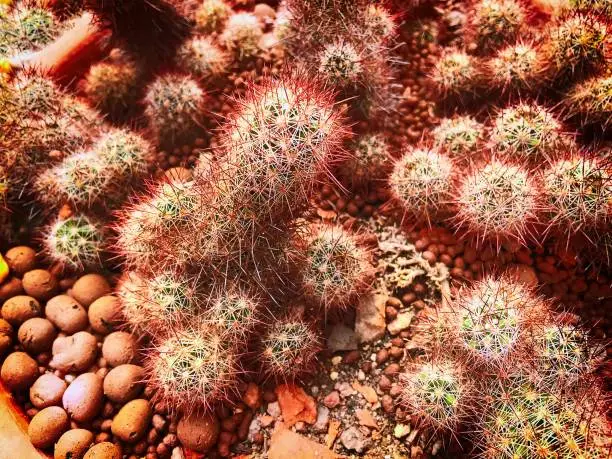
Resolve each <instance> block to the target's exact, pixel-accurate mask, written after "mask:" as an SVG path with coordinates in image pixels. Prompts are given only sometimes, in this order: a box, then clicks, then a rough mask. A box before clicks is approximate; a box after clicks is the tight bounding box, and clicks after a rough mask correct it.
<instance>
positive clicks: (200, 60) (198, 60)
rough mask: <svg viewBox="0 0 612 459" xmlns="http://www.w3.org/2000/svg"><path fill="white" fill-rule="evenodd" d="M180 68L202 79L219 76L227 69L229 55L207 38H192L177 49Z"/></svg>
mask: <svg viewBox="0 0 612 459" xmlns="http://www.w3.org/2000/svg"><path fill="white" fill-rule="evenodd" d="M176 61H177V64H178V66H179V67H180V68H182V69H184V70H185V71H187V72H190V73H192V74H193V75H195V76H197V77H198V78H201V79H202V80H210V79H214V78H219V77H220V76H221V75H223V74H224V73H226V72H227V71H228V69H229V64H230V59H229V56H228V55H227V54H226V53H225V52H224V51H223V50H221V49H220V48H219V47H218V46H217V45H216V44H215V43H213V41H212V40H211V39H209V38H197V37H196V38H192V39H191V40H188V41H186V42H185V43H184V44H183V45H182V46H181V47H180V48H179V50H178V52H177V55H176Z"/></svg>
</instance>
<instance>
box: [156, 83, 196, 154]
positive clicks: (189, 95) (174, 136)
mask: <svg viewBox="0 0 612 459" xmlns="http://www.w3.org/2000/svg"><path fill="white" fill-rule="evenodd" d="M204 102H205V94H204V91H202V89H200V87H199V86H198V84H197V83H196V82H195V81H194V80H193V79H192V78H190V77H187V76H181V75H176V74H168V75H162V76H159V77H157V79H156V80H155V81H153V83H151V84H150V85H149V87H148V88H147V93H146V96H145V104H146V108H145V115H146V116H147V118H148V120H149V125H150V127H151V129H152V130H153V133H154V134H155V136H156V138H157V142H158V144H161V145H165V144H173V142H175V141H176V140H178V139H182V138H187V137H190V136H193V134H194V132H197V129H198V127H199V126H200V125H201V122H202V112H203V109H204Z"/></svg>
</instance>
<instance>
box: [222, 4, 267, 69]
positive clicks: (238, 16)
mask: <svg viewBox="0 0 612 459" xmlns="http://www.w3.org/2000/svg"><path fill="white" fill-rule="evenodd" d="M262 37H263V30H262V28H261V25H260V23H259V20H258V19H257V17H256V16H255V15H253V14H251V13H235V14H232V15H231V16H230V17H229V19H228V20H227V22H226V24H225V29H224V30H223V33H222V34H221V37H220V40H221V43H223V44H224V45H225V47H226V48H227V49H228V50H229V51H230V52H232V53H233V55H234V56H235V57H236V58H237V59H238V60H239V61H242V60H246V59H250V58H253V57H255V56H256V55H257V54H258V53H259V52H260V41H261V38H262Z"/></svg>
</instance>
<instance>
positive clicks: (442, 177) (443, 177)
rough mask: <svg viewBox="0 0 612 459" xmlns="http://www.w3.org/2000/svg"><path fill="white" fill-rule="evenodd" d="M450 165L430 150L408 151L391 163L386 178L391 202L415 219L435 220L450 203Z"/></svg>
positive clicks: (446, 159)
mask: <svg viewBox="0 0 612 459" xmlns="http://www.w3.org/2000/svg"><path fill="white" fill-rule="evenodd" d="M452 181H453V164H452V162H451V161H450V159H449V158H448V157H446V156H445V155H444V154H441V153H438V152H437V151H434V150H425V149H421V148H412V149H409V150H408V151H406V152H405V153H404V155H403V156H402V157H401V158H400V159H399V160H398V161H397V162H396V163H395V165H394V167H393V172H392V173H391V176H390V177H389V186H390V188H391V192H392V194H393V196H394V198H395V199H396V200H397V201H398V202H399V203H400V204H401V205H402V207H403V208H404V209H405V210H406V211H408V212H409V213H411V214H412V215H415V216H417V217H425V218H426V219H427V220H429V217H430V216H436V215H437V214H439V213H440V212H441V211H442V210H444V208H445V206H446V205H447V204H448V202H449V201H450V192H451V189H452Z"/></svg>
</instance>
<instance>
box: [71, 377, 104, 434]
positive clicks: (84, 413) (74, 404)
mask: <svg viewBox="0 0 612 459" xmlns="http://www.w3.org/2000/svg"><path fill="white" fill-rule="evenodd" d="M103 399H104V391H103V389H102V379H101V378H100V377H99V376H98V375H96V374H95V373H83V374H82V375H79V376H77V377H76V378H75V380H74V381H72V384H70V385H69V386H68V389H66V392H64V396H63V397H62V403H63V405H64V408H65V409H66V411H67V412H68V414H70V417H71V418H72V419H73V420H75V421H77V422H88V421H91V420H92V419H94V418H95V417H96V416H97V415H98V414H99V413H100V411H101V410H102V405H103Z"/></svg>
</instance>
